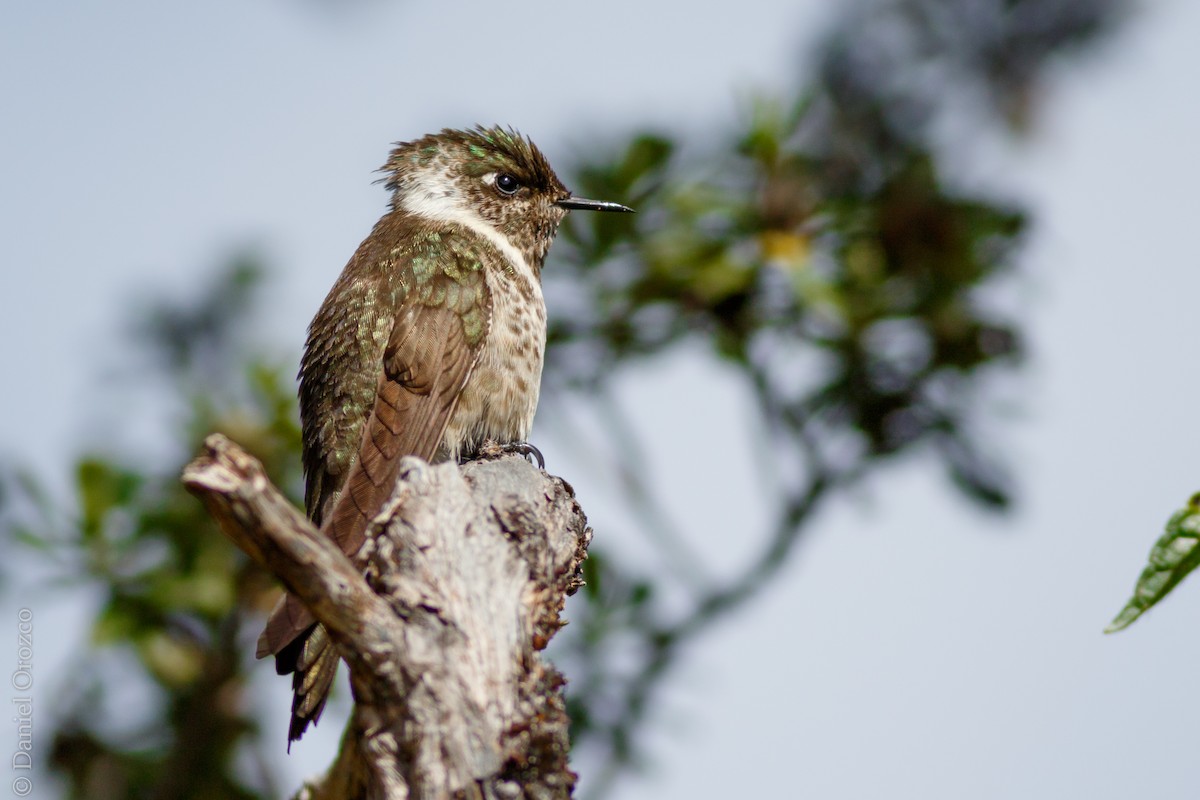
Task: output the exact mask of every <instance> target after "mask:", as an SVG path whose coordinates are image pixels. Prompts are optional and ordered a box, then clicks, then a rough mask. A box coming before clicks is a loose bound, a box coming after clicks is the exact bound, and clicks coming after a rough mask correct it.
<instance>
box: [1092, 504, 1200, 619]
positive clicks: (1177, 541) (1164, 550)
mask: <svg viewBox="0 0 1200 800" xmlns="http://www.w3.org/2000/svg"><path fill="white" fill-rule="evenodd" d="M1197 544H1200V492H1198V493H1196V494H1194V495H1192V498H1191V499H1190V500H1189V501H1188V504H1187V508H1184V509H1182V510H1180V511H1177V512H1175V514H1173V515H1172V516H1171V519H1170V520H1169V521H1168V522H1167V530H1166V532H1165V533H1164V534H1163V535H1162V538H1160V539H1159V540H1158V541H1157V542H1155V543H1154V547H1153V548H1152V549H1151V550H1150V558H1149V559H1148V563H1147V564H1146V568H1145V569H1144V570H1142V576H1141V577H1140V578H1138V582H1137V586H1136V587H1134V590H1133V597H1131V598H1129V602H1128V603H1126V605H1125V608H1123V609H1121V613H1120V614H1117V616H1116V618H1115V619H1114V620H1113V621H1112V622H1111V623H1110V624H1109V626H1108V627H1107V628H1105V629H1104V632H1105V633H1116V632H1117V631H1119V630H1122V629H1124V628H1127V627H1129V625H1130V624H1132V623H1133V621H1134V620H1135V619H1137V618H1138V617H1140V616H1141V615H1142V614H1144V613H1145V612H1146V611H1147V610H1149V609H1150V608H1151V607H1153V606H1154V604H1155V603H1157V602H1158V601H1159V600H1162V599H1163V598H1164V597H1166V596H1167V594H1168V593H1169V592H1170V591H1171V590H1172V589H1174V588H1175V585H1176V584H1178V583H1179V582H1180V581H1181V580H1183V579H1184V578H1185V577H1186V576H1187V574H1188V573H1189V572H1191V571H1192V570H1194V569H1195V568H1196V567H1197V566H1198V565H1200V548H1198V547H1197V546H1196V545H1197Z"/></svg>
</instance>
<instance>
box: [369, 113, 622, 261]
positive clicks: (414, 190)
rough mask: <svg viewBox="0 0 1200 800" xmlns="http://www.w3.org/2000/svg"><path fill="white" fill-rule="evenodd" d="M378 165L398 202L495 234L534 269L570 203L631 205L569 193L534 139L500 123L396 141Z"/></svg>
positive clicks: (597, 207) (611, 207) (399, 206)
mask: <svg viewBox="0 0 1200 800" xmlns="http://www.w3.org/2000/svg"><path fill="white" fill-rule="evenodd" d="M383 171H384V172H387V173H388V176H387V177H386V178H384V183H385V184H386V186H387V187H388V188H389V189H391V190H392V206H393V207H394V208H395V209H396V210H399V211H405V212H407V213H410V214H414V215H417V216H421V217H425V218H427V219H430V220H433V221H436V222H443V223H457V224H460V225H464V226H466V227H468V228H470V229H472V230H475V231H477V232H479V233H483V234H484V235H487V236H489V238H492V233H490V232H494V233H495V234H499V235H500V236H502V237H503V240H504V241H507V242H508V243H509V244H510V245H511V246H512V247H513V248H515V249H516V250H517V251H518V252H520V253H521V254H522V256H523V257H524V258H525V260H526V262H527V263H529V264H530V265H533V266H534V268H535V269H540V268H541V265H542V262H543V261H544V260H545V258H546V252H547V251H548V250H549V249H550V243H551V242H552V241H553V240H554V234H555V233H556V232H557V231H558V225H559V223H560V222H562V220H563V217H565V216H566V214H567V211H568V210H570V209H583V210H592V211H631V210H632V209H629V208H626V207H625V206H622V205H619V204H617V203H605V202H600V201H595V200H584V199H582V198H577V197H573V196H572V195H571V192H570V191H569V190H568V189H567V188H566V187H565V186H563V184H562V181H560V180H559V179H558V176H557V175H555V174H554V170H553V169H552V168H551V167H550V162H548V161H547V160H546V157H545V156H544V155H542V152H541V151H540V150H539V149H538V148H537V146H536V145H534V144H533V142H531V141H529V139H527V138H525V137H524V136H522V135H520V134H519V133H517V132H516V131H513V130H511V129H507V130H506V129H503V128H499V127H494V128H482V127H479V128H474V129H472V130H469V131H460V130H451V129H446V130H443V131H442V132H441V133H437V134H430V135H428V136H424V137H422V138H420V139H417V140H415V141H411V142H401V143H399V144H397V145H396V148H395V149H394V150H392V154H391V156H390V157H389V158H388V162H387V164H385V165H384V167H383Z"/></svg>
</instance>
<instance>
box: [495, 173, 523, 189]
mask: <svg viewBox="0 0 1200 800" xmlns="http://www.w3.org/2000/svg"><path fill="white" fill-rule="evenodd" d="M496 188H497V189H499V190H500V194H507V195H513V194H516V193H517V190H518V189H520V188H521V182H520V181H519V180H517V179H516V178H514V177H513V176H512V175H509V174H508V173H507V172H501V173H500V174H499V175H497V176H496Z"/></svg>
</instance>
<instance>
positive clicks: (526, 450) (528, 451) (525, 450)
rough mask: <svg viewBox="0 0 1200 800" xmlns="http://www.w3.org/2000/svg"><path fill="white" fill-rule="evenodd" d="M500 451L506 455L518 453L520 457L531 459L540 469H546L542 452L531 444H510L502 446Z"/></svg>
mask: <svg viewBox="0 0 1200 800" xmlns="http://www.w3.org/2000/svg"><path fill="white" fill-rule="evenodd" d="M500 449H501V450H502V451H504V452H505V453H516V454H517V455H519V456H525V457H526V458H529V457H530V456H532V457H533V460H534V461H535V462H536V463H537V466H538V469H545V468H546V459H545V458H543V457H542V451H541V450H538V449H537V448H536V447H534V446H533V445H531V444H530V443H529V442H508V443H507V444H502V445H500Z"/></svg>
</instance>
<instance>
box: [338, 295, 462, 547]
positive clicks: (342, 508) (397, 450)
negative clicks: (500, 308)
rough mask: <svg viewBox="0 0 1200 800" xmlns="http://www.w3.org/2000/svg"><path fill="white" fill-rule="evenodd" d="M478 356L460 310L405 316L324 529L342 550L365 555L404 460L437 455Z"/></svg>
mask: <svg viewBox="0 0 1200 800" xmlns="http://www.w3.org/2000/svg"><path fill="white" fill-rule="evenodd" d="M478 352H479V347H478V345H476V346H474V347H472V346H471V345H470V344H469V343H468V342H467V341H466V335H465V333H464V330H463V323H462V318H461V317H460V316H459V313H458V311H457V310H456V309H452V308H446V307H445V306H437V307H427V306H414V307H410V308H407V309H405V311H403V312H402V313H401V315H400V317H399V318H398V319H397V321H396V325H395V327H394V328H393V329H392V336H391V338H390V339H389V341H388V345H387V349H386V350H385V351H384V356H383V374H382V375H381V377H380V380H379V386H378V388H377V390H376V394H375V409H374V411H373V412H372V414H371V419H370V421H369V422H368V423H367V429H366V431H364V433H363V441H362V445H361V446H360V448H359V451H358V459H357V460H356V462H355V464H354V467H353V468H351V470H350V475H349V477H348V478H347V480H346V486H345V488H344V489H343V490H342V493H341V495H340V497H339V498H338V501H337V502H336V503H335V504H334V506H333V513H332V514H331V515H330V517H329V519H328V520H326V522H325V525H324V527H323V530H324V531H325V532H326V533H327V534H328V535H329V536H330V537H331V538H332V539H333V540H334V541H335V542H337V543H338V545H339V546H340V547H341V548H342V552H344V553H356V552H358V549H359V547H360V546H361V545H362V542H363V537H364V534H365V532H366V529H367V524H368V523H369V522H370V521H371V520H372V519H373V518H374V517H375V515H376V514H378V513H379V511H380V509H381V508H382V507H383V504H384V503H386V502H387V500H388V498H389V497H390V496H391V494H392V489H393V488H394V487H395V485H396V478H397V477H398V476H399V474H400V460H401V459H402V458H403V457H404V456H406V455H415V456H418V457H420V458H423V459H425V460H427V461H429V460H432V459H433V457H434V456H435V455H436V454H437V451H438V447H439V445H440V444H441V441H442V435H443V434H444V433H445V431H446V425H447V424H448V423H449V422H450V416H451V414H452V413H453V412H454V408H455V406H456V405H457V403H458V398H459V395H460V394H461V393H462V389H463V386H464V385H465V384H466V382H467V378H468V377H469V376H470V374H471V369H472V367H473V366H474V365H475V360H476V357H477V355H478Z"/></svg>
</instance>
